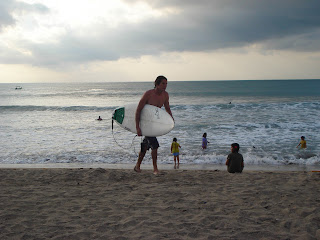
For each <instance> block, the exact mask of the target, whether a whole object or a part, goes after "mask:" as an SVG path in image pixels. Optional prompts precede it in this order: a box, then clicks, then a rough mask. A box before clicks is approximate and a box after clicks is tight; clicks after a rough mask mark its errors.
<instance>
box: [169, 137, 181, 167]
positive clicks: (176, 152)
mask: <svg viewBox="0 0 320 240" xmlns="http://www.w3.org/2000/svg"><path fill="white" fill-rule="evenodd" d="M179 148H181V146H180V144H179V143H177V139H176V138H174V139H173V142H172V144H171V153H172V154H173V160H174V169H176V168H179V164H180V163H179ZM177 160H178V166H177Z"/></svg>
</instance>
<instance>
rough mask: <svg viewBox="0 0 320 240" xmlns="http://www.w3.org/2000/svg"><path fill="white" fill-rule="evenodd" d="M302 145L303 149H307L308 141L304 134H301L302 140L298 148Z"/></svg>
mask: <svg viewBox="0 0 320 240" xmlns="http://www.w3.org/2000/svg"><path fill="white" fill-rule="evenodd" d="M299 146H301V147H300V148H301V149H305V148H307V141H306V140H305V137H304V136H301V141H300V143H299V144H298V146H297V148H298V147H299Z"/></svg>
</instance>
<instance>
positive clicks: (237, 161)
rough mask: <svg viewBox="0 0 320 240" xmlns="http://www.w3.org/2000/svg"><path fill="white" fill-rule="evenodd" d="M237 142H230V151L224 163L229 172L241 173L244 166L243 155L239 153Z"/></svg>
mask: <svg viewBox="0 0 320 240" xmlns="http://www.w3.org/2000/svg"><path fill="white" fill-rule="evenodd" d="M239 149H240V146H239V144H238V143H232V144H231V153H230V154H229V155H228V157H227V161H226V165H227V166H228V172H229V173H236V172H237V173H241V172H242V170H243V168H244V163H243V157H242V155H241V154H240V153H239Z"/></svg>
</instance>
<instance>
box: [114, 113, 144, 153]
mask: <svg viewBox="0 0 320 240" xmlns="http://www.w3.org/2000/svg"><path fill="white" fill-rule="evenodd" d="M111 129H112V136H113V140H114V141H115V142H116V144H117V145H118V146H119V147H120V148H122V149H124V150H129V149H131V148H132V146H133V152H134V153H135V155H136V157H138V156H139V155H138V154H137V153H136V149H135V147H134V144H133V143H134V139H135V138H136V137H137V136H138V135H137V134H136V135H135V136H134V137H133V139H132V142H131V145H130V146H129V147H128V148H124V147H123V146H121V145H120V144H119V143H118V142H117V140H116V138H115V136H114V132H113V118H112V123H111Z"/></svg>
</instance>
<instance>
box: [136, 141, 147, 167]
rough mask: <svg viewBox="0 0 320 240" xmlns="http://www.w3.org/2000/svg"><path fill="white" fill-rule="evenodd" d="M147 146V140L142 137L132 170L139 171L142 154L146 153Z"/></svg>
mask: <svg viewBox="0 0 320 240" xmlns="http://www.w3.org/2000/svg"><path fill="white" fill-rule="evenodd" d="M147 148H148V145H147V141H146V140H145V139H144V140H143V142H142V143H141V150H140V152H139V157H138V160H137V163H136V166H135V167H134V170H135V171H136V172H141V169H140V166H141V163H142V160H143V158H144V156H145V155H146V152H147Z"/></svg>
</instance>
